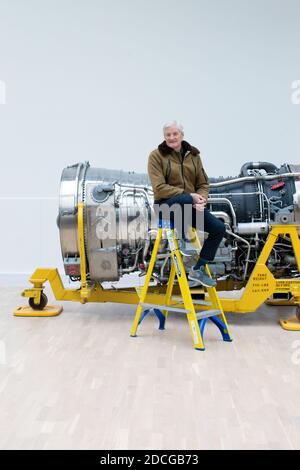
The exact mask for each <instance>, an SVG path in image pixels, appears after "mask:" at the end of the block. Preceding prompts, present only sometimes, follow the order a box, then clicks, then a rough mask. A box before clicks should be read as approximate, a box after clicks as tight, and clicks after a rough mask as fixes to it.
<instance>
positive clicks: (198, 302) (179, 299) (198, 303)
mask: <svg viewBox="0 0 300 470" xmlns="http://www.w3.org/2000/svg"><path fill="white" fill-rule="evenodd" d="M172 300H176V301H178V302H181V303H183V300H182V297H177V296H176V297H175V296H174V297H172ZM192 301H193V304H195V305H206V306H207V305H211V306H212V303H211V302H208V301H207V300H196V299H193V297H192Z"/></svg>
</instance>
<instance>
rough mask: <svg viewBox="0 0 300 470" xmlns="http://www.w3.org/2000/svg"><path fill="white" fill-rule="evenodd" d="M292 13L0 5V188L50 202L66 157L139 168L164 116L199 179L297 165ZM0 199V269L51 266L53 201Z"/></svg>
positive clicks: (230, 0)
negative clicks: (185, 143) (195, 150)
mask: <svg viewBox="0 0 300 470" xmlns="http://www.w3.org/2000/svg"><path fill="white" fill-rule="evenodd" d="M299 17H300V3H299V1H298V0H286V1H283V0H251V1H250V0H247V1H246V0H227V1H225V0H206V1H204V0H185V1H171V0H152V1H151V2H150V1H149V0H148V1H146V0H127V1H126V0H106V1H105V0H97V1H96V0H89V1H83V0H43V1H41V0H26V1H23V0H0V82H1V83H2V84H5V104H4V101H3V86H2V88H1V101H0V103H2V104H0V158H1V169H2V171H1V174H2V180H1V186H0V196H1V197H35V198H36V197H52V198H56V197H57V195H58V187H59V179H60V174H61V171H62V169H63V167H64V166H66V165H67V164H71V163H74V162H76V161H83V160H90V162H91V164H92V165H94V166H102V167H107V168H123V169H135V170H136V171H145V169H146V161H147V156H148V153H149V151H150V150H151V149H153V148H154V147H156V146H157V144H158V143H159V142H160V141H161V139H162V137H161V126H162V124H163V122H164V121H166V120H170V119H173V118H175V119H179V120H180V121H182V122H183V124H184V126H185V130H186V139H187V140H189V141H190V142H192V143H193V144H194V145H196V146H198V147H199V148H200V150H201V151H202V154H203V160H204V163H205V167H206V171H207V173H208V174H209V175H211V176H219V175H222V174H223V175H236V174H238V172H239V170H240V167H241V165H242V164H243V163H244V162H246V161H250V160H269V161H272V162H274V163H276V164H280V163H284V162H294V163H296V162H298V161H299V148H300V140H299V122H300V106H297V105H295V104H294V105H293V104H292V102H291V94H292V88H291V87H292V82H293V81H295V80H297V79H299V78H300V70H299V68H300V62H299V44H300V29H299ZM0 207H1V214H2V217H1V247H2V250H3V253H2V256H1V267H0V271H1V273H7V272H12V273H17V272H28V273H31V272H32V271H33V270H34V269H35V267H36V266H38V265H47V266H48V265H53V266H59V267H61V261H60V247H59V239H58V230H57V228H56V223H55V220H56V215H57V203H56V201H55V200H51V202H50V201H48V202H47V201H42V202H41V203H39V202H37V201H35V200H31V201H29V200H24V201H23V202H20V201H18V202H16V201H14V200H13V201H8V200H3V199H1V200H0ZM41 207H42V209H41ZM1 279H3V275H2V276H0V282H2V281H1ZM4 279H5V276H4Z"/></svg>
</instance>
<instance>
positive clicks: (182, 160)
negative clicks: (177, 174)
mask: <svg viewBox="0 0 300 470" xmlns="http://www.w3.org/2000/svg"><path fill="white" fill-rule="evenodd" d="M189 153H190V152H189V151H187V152H186V154H185V155H184V157H183V159H182V157H181V155H180V158H181V162H180V163H181V175H182V181H183V189H185V181H184V173H183V162H184V159H185V158H186V157H187V156H188V154H189Z"/></svg>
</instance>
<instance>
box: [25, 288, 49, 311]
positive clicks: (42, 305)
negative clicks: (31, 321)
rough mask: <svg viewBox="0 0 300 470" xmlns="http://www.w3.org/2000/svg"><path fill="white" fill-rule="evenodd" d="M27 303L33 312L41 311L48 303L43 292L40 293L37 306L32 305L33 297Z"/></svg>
mask: <svg viewBox="0 0 300 470" xmlns="http://www.w3.org/2000/svg"><path fill="white" fill-rule="evenodd" d="M28 302H29V305H30V307H31V308H32V309H33V310H43V309H44V308H45V307H46V305H47V303H48V297H47V296H46V294H44V292H42V293H41V300H40V303H39V304H35V303H34V299H33V297H30V298H29V301H28Z"/></svg>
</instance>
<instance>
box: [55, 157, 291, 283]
mask: <svg viewBox="0 0 300 470" xmlns="http://www.w3.org/2000/svg"><path fill="white" fill-rule="evenodd" d="M209 182H210V192H209V199H208V202H207V207H208V208H209V210H210V211H211V212H212V213H213V214H214V215H215V216H216V217H218V218H220V219H222V220H223V221H224V223H225V224H226V228H227V231H226V236H225V237H224V238H223V240H222V242H221V244H220V246H219V248H218V251H217V254H216V256H215V259H214V261H213V262H212V263H211V264H210V265H209V267H210V269H211V272H212V274H213V275H214V276H217V277H218V278H222V279H232V280H237V281H242V282H246V281H247V279H248V278H249V276H250V274H251V271H252V269H253V267H254V266H255V263H256V262H257V260H258V257H259V254H260V252H261V250H262V247H263V246H264V244H265V241H266V238H267V236H268V233H269V231H270V228H271V226H272V224H281V225H285V224H294V223H297V224H300V165H297V164H287V163H285V164H283V165H281V166H280V167H277V166H276V165H274V164H272V163H269V162H248V163H245V164H244V165H243V166H242V168H241V171H240V174H239V175H238V176H235V177H221V178H213V177H211V178H209ZM79 202H83V203H84V244H85V256H86V267H87V268H86V269H87V273H86V274H87V279H88V281H89V282H92V283H95V282H100V283H102V282H105V281H118V280H120V278H121V277H122V276H123V275H124V274H128V273H133V272H139V273H140V275H143V274H145V272H146V269H147V266H148V263H149V260H150V256H151V252H152V248H153V244H154V240H155V235H156V232H157V218H156V217H155V214H154V211H153V203H154V200H153V191H152V189H151V186H150V184H149V180H148V177H147V175H146V174H139V173H134V172H125V171H117V170H107V169H100V168H93V167H91V166H90V164H89V162H85V163H77V164H75V165H71V166H68V167H66V168H65V169H64V170H63V172H62V177H61V183H60V199H59V214H58V219H57V224H58V227H59V232H60V242H61V250H62V257H63V264H64V269H65V273H66V274H67V275H68V276H69V277H70V279H71V280H72V281H77V280H80V255H79V244H78V233H77V207H78V203H79ZM203 235H204V237H205V233H204V234H203ZM299 235H300V233H299ZM193 263H194V260H193V259H187V260H186V264H187V267H188V266H189V265H191V264H193ZM267 266H268V268H269V269H270V271H271V272H272V273H273V275H274V276H275V277H280V276H288V277H297V276H299V273H298V269H297V263H296V258H295V255H294V253H293V249H292V246H291V240H290V239H289V237H287V236H282V237H281V238H279V239H278V240H277V242H276V244H275V245H274V248H273V250H272V254H271V255H270V257H269V260H268V263H267ZM169 269H170V253H169V251H168V245H167V241H166V240H163V242H162V244H161V247H160V250H159V255H158V258H157V261H156V265H155V269H154V276H155V277H156V279H157V281H158V282H161V283H163V282H164V281H166V279H167V278H168V272H169Z"/></svg>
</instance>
